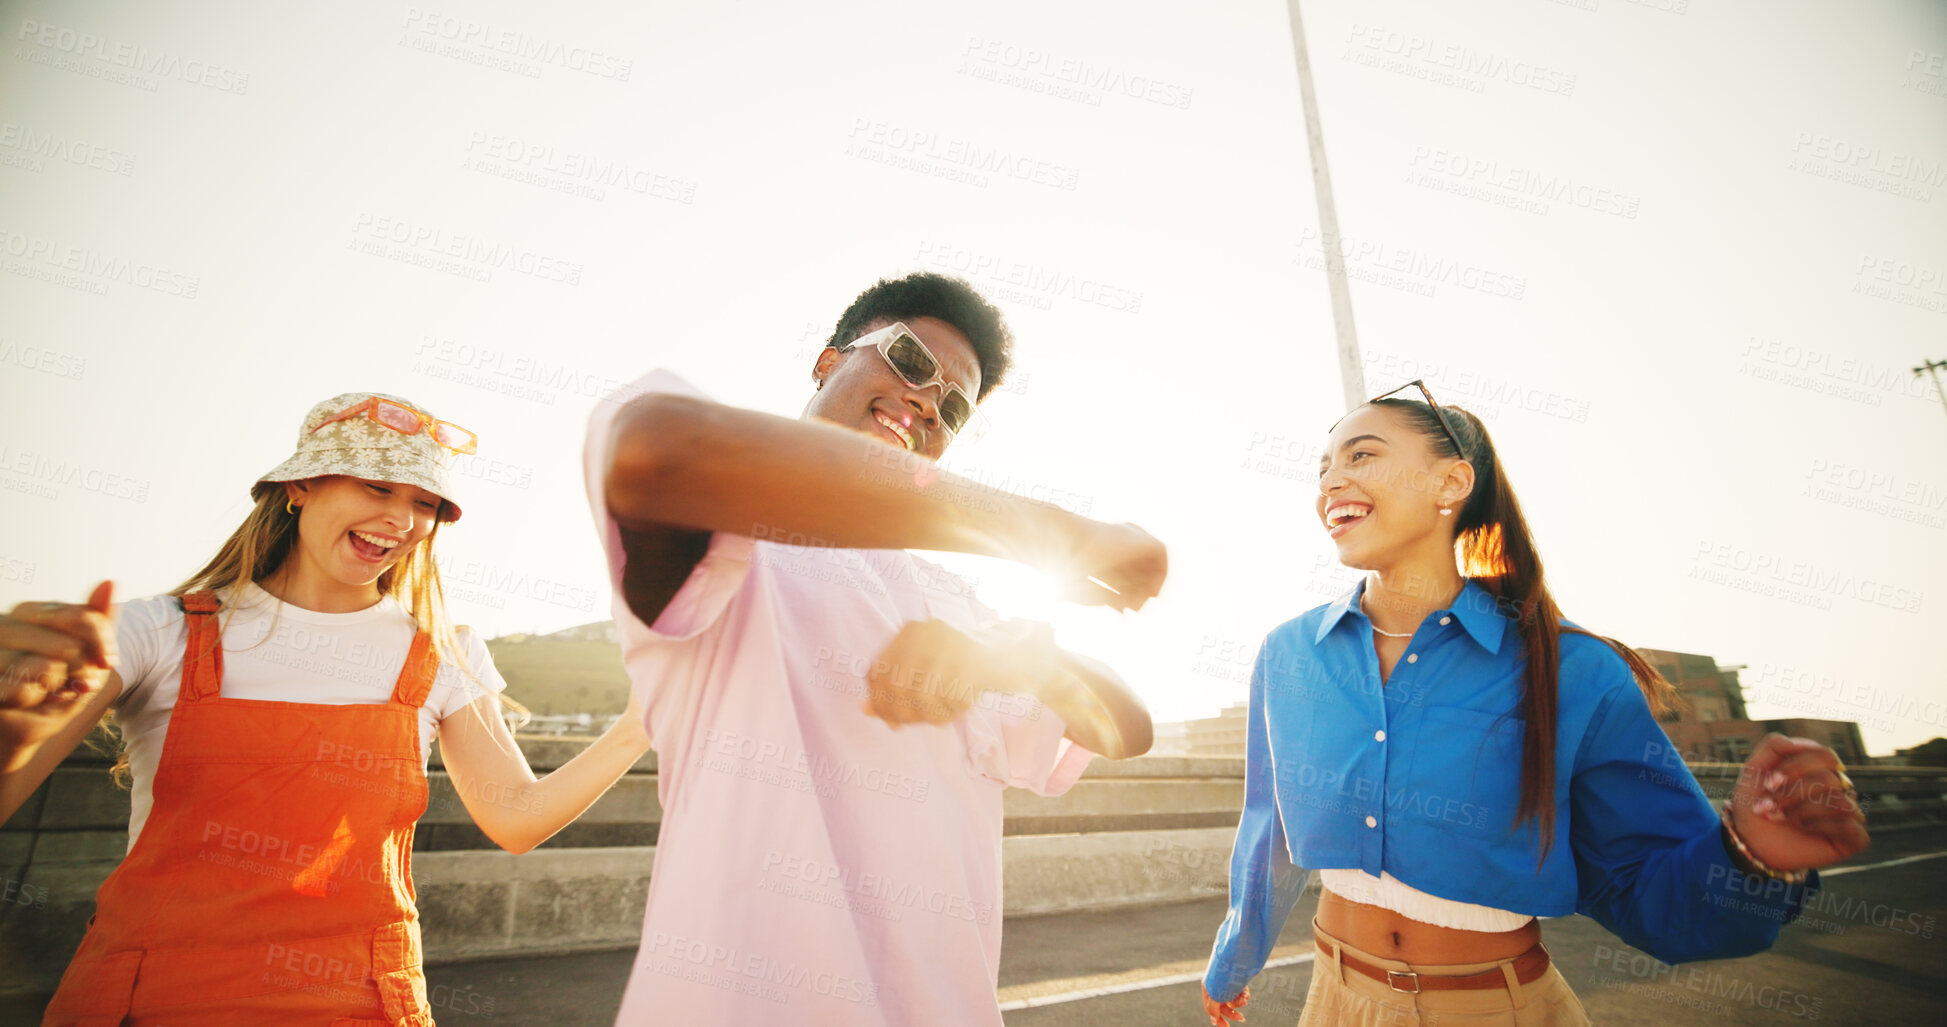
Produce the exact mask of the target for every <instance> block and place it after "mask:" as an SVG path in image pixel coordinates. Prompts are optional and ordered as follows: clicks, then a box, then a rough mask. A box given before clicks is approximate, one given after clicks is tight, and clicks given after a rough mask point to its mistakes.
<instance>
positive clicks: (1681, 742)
mask: <svg viewBox="0 0 1947 1027" xmlns="http://www.w3.org/2000/svg"><path fill="white" fill-rule="evenodd" d="M1636 652H1637V655H1639V656H1641V657H1642V658H1643V659H1645V660H1647V661H1648V662H1649V664H1650V666H1652V667H1655V668H1656V669H1657V672H1658V673H1660V674H1662V675H1663V676H1664V677H1665V678H1668V679H1669V681H1670V683H1671V684H1672V685H1675V686H1676V688H1677V691H1678V692H1680V693H1681V694H1682V695H1683V698H1684V701H1685V703H1687V704H1688V707H1689V708H1688V709H1684V710H1679V711H1677V712H1675V713H1671V714H1665V715H1664V716H1663V717H1662V718H1661V719H1662V721H1663V732H1664V733H1665V734H1667V735H1669V736H1670V741H1671V743H1672V744H1673V745H1675V746H1676V749H1677V751H1678V752H1679V753H1681V754H1682V755H1683V758H1684V759H1686V760H1689V761H1691V762H1693V763H1698V762H1719V763H1742V762H1744V761H1745V760H1746V759H1747V758H1749V757H1750V755H1751V750H1752V749H1753V748H1755V747H1756V746H1757V744H1758V742H1759V741H1761V740H1763V738H1764V736H1765V735H1766V734H1767V733H1769V732H1772V731H1776V732H1778V733H1779V734H1782V735H1790V736H1792V737H1795V738H1810V739H1812V740H1813V741H1815V742H1820V743H1822V744H1824V745H1828V746H1831V747H1832V751H1833V752H1836V753H1838V754H1839V758H1840V759H1842V760H1845V761H1847V762H1849V763H1855V764H1864V763H1865V762H1866V761H1867V757H1866V740H1865V738H1864V736H1862V735H1861V734H1860V733H1859V725H1858V724H1857V723H1855V722H1853V721H1850V720H1812V719H1808V718H1805V717H1784V718H1779V719H1776V720H1752V719H1750V713H1749V712H1748V711H1746V710H1745V708H1744V690H1743V688H1742V687H1741V686H1739V684H1738V680H1737V672H1738V671H1739V670H1741V669H1742V668H1741V667H1735V666H1733V667H1719V666H1718V665H1717V661H1716V660H1714V659H1712V658H1710V657H1708V656H1700V655H1698V654H1696V653H1678V652H1671V651H1669V650H1667V649H1638V650H1636Z"/></svg>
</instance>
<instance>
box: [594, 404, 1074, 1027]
mask: <svg viewBox="0 0 1947 1027" xmlns="http://www.w3.org/2000/svg"><path fill="white" fill-rule="evenodd" d="M652 391H669V392H681V393H685V394H688V395H700V393H698V392H697V391H696V390H695V389H694V388H692V387H691V386H689V385H688V384H687V383H685V382H683V381H682V380H681V379H680V378H677V377H676V376H675V375H673V374H670V373H668V372H665V371H657V372H652V373H650V374H649V375H646V376H645V377H643V378H642V379H640V380H638V381H637V382H635V383H634V384H632V385H630V386H627V387H625V388H624V389H623V390H622V392H621V393H620V394H619V396H633V395H636V394H640V393H643V392H652ZM618 409H619V402H618V401H615V400H611V401H605V402H603V403H600V404H598V405H597V407H596V410H595V413H594V416H593V417H592V418H591V419H590V422H589V428H588V441H587V446H586V449H585V459H586V471H587V482H588V496H589V502H590V504H591V506H592V507H593V510H594V514H595V522H596V525H597V528H598V530H599V531H600V532H601V537H602V541H603V545H604V546H605V548H606V550H607V555H608V564H609V580H610V584H611V585H612V586H613V587H614V589H615V601H614V612H615V622H616V627H617V631H618V633H619V635H620V638H621V644H622V657H623V662H624V664H625V665H626V667H627V669H628V673H629V679H630V681H631V682H632V685H633V688H634V689H635V693H636V695H637V696H639V697H640V698H641V700H642V702H643V705H644V707H645V709H646V710H647V722H648V729H649V737H650V739H651V740H652V741H653V743H654V745H655V747H656V752H657V756H658V774H659V780H658V788H659V794H660V797H661V799H662V806H663V819H662V828H661V834H660V837H659V839H658V844H657V847H656V860H655V866H654V869H653V872H652V874H651V877H650V881H649V902H648V909H647V910H646V912H645V915H644V919H643V931H642V947H641V948H640V949H639V950H638V951H637V953H636V962H635V968H634V970H633V971H632V972H631V974H630V975H629V984H628V989H627V992H626V993H625V994H624V996H623V999H622V1010H621V1014H620V1016H619V1017H618V1019H617V1023H618V1024H629V1025H638V1024H678V1023H681V1024H713V1025H721V1024H793V1025H799V1024H842V1025H846V1027H854V1025H874V1024H886V1025H893V1024H901V1025H904V1024H927V1025H939V1027H952V1025H982V1027H999V1024H1000V1023H1001V1017H1000V1010H999V1005H998V1003H997V1002H996V1001H995V998H994V988H995V983H996V979H997V977H998V975H999V970H1000V941H1001V790H1002V789H1003V788H1006V787H1008V786H1009V785H1012V786H1015V787H1022V788H1029V789H1032V790H1033V791H1035V792H1038V793H1040V794H1043V795H1059V794H1061V793H1062V792H1064V791H1067V790H1068V788H1069V787H1070V786H1072V785H1073V784H1074V783H1075V780H1076V778H1078V777H1080V776H1081V773H1082V770H1083V768H1084V767H1085V766H1087V764H1088V761H1089V760H1090V758H1092V756H1093V754H1092V753H1091V752H1089V751H1088V750H1087V749H1084V748H1082V747H1081V746H1078V745H1075V744H1074V743H1073V742H1071V741H1069V740H1068V739H1066V738H1064V737H1063V731H1064V730H1065V727H1064V725H1063V724H1062V721H1061V719H1060V718H1059V717H1057V716H1055V715H1054V713H1053V712H1051V711H1050V710H1049V709H1047V708H1046V707H1045V706H1043V705H1042V704H1041V703H1040V702H1039V701H1038V700H1036V699H1034V698H1032V697H1030V696H1027V695H1018V694H1012V693H999V692H988V693H984V694H982V695H981V696H980V698H979V700H978V702H977V703H976V705H975V706H974V708H972V709H970V710H969V711H968V712H967V713H966V714H965V715H964V716H962V717H961V718H960V719H958V720H957V721H955V722H953V723H951V724H945V725H907V726H905V727H903V728H898V729H895V728H893V727H892V726H890V725H888V724H886V723H884V722H882V721H880V720H878V719H876V718H874V717H871V716H869V715H867V714H866V713H865V712H864V705H865V701H866V685H865V676H866V672H867V671H868V669H869V668H870V667H871V664H872V662H873V661H874V660H875V659H876V658H877V656H878V654H879V653H880V651H881V650H882V649H884V647H885V646H886V644H887V643H888V642H890V641H891V640H892V637H893V635H894V634H895V633H896V632H897V631H898V630H899V628H900V627H901V626H902V625H904V624H905V623H907V622H909V621H915V620H922V619H929V618H931V619H940V620H944V621H947V622H948V623H951V624H954V625H957V626H959V627H962V628H974V627H978V626H980V625H982V624H985V623H989V622H991V621H992V620H994V614H993V613H992V611H990V610H988V609H987V608H986V607H984V606H982V605H981V604H980V603H979V602H978V601H976V600H975V599H974V597H973V595H972V594H971V590H970V588H969V587H968V585H967V583H966V582H965V581H964V580H962V579H960V578H958V577H955V576H954V575H952V574H949V573H947V572H946V571H944V570H942V569H941V568H939V567H938V566H936V565H934V564H931V563H928V562H927V561H924V560H921V559H918V558H916V557H914V556H913V555H912V554H910V553H907V552H905V551H903V550H856V549H832V548H815V547H807V546H794V545H788V544H783V543H780V542H774V541H763V540H758V539H753V538H752V537H750V536H747V535H735V534H730V533H727V532H719V533H717V534H715V535H714V536H712V538H711V540H710V546H709V550H708V552H707V553H706V554H705V555H704V557H703V559H702V560H701V562H699V563H698V564H697V566H696V568H695V570H693V571H692V572H691V574H690V576H689V579H688V580H687V581H686V582H685V583H684V584H683V586H682V589H681V590H680V591H679V592H677V594H676V596H675V598H674V599H672V600H671V601H670V603H669V605H668V606H667V607H666V608H665V609H664V610H663V612H662V614H661V615H660V616H658V617H657V618H656V622H655V623H654V624H644V623H643V622H642V621H641V620H640V619H639V618H637V617H636V616H635V614H634V613H633V612H632V611H630V609H629V607H628V604H627V601H626V600H625V598H624V597H623V594H622V570H623V565H624V563H625V560H626V557H625V554H624V553H623V550H622V545H621V538H620V529H619V528H618V526H617V525H616V523H615V520H614V519H613V518H612V517H610V516H609V513H608V507H607V504H606V502H605V501H604V498H603V497H604V494H605V489H604V487H603V476H604V474H605V473H606V468H607V463H608V448H609V434H610V428H611V426H612V423H613V420H614V416H615V414H616V412H617V410H618ZM756 533H757V534H763V532H761V531H758V532H756Z"/></svg>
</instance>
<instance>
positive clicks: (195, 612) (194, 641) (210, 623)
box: [176, 590, 223, 703]
mask: <svg viewBox="0 0 1947 1027" xmlns="http://www.w3.org/2000/svg"><path fill="white" fill-rule="evenodd" d="M182 604H183V613H184V614H186V615H187V619H188V621H189V641H188V642H187V643H186V644H185V645H184V647H183V682H182V690H181V693H180V694H179V695H178V696H177V699H176V701H177V702H179V703H184V702H197V701H199V700H202V699H208V698H212V697H214V696H216V695H217V694H219V692H220V691H221V690H222V687H223V633H222V631H220V630H218V625H217V620H216V611H217V608H218V604H217V601H216V593H215V592H210V591H207V590H206V591H202V592H191V593H189V594H188V595H185V596H183V597H182Z"/></svg>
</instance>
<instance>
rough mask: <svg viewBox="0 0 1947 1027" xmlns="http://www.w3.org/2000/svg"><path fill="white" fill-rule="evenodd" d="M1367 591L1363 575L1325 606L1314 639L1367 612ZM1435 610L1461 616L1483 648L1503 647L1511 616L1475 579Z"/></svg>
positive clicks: (1464, 625)
mask: <svg viewBox="0 0 1947 1027" xmlns="http://www.w3.org/2000/svg"><path fill="white" fill-rule="evenodd" d="M1365 593H1366V579H1365V578H1364V577H1361V578H1360V579H1359V581H1358V583H1356V584H1354V585H1353V586H1352V587H1351V588H1350V589H1349V590H1347V591H1346V593H1345V594H1344V595H1342V596H1340V597H1338V599H1337V600H1335V601H1333V603H1332V605H1330V606H1327V607H1326V608H1325V615H1324V616H1323V617H1321V618H1319V621H1318V636H1317V637H1316V638H1314V639H1313V640H1312V641H1313V642H1314V643H1317V642H1323V641H1325V636H1326V635H1329V634H1331V633H1332V629H1333V628H1334V627H1337V626H1338V623H1339V621H1340V620H1341V619H1342V618H1344V617H1345V615H1346V614H1348V613H1358V615H1359V616H1361V617H1363V616H1365V614H1363V613H1360V612H1359V598H1360V597H1361V596H1363V595H1365ZM1434 612H1435V613H1451V614H1453V615H1454V616H1455V617H1457V618H1459V619H1460V626H1461V627H1463V628H1465V629H1467V634H1469V635H1471V636H1472V637H1473V639H1474V641H1475V642H1476V643H1479V645H1480V647H1481V648H1482V649H1485V650H1487V651H1488V652H1490V653H1498V652H1500V651H1501V637H1502V636H1503V635H1505V634H1506V633H1507V617H1506V616H1505V615H1504V614H1502V612H1501V607H1500V604H1499V603H1497V602H1496V601H1495V599H1494V597H1493V596H1492V595H1490V594H1488V591H1487V590H1486V589H1484V588H1482V587H1480V585H1478V584H1476V583H1475V582H1474V579H1472V578H1468V579H1467V584H1466V585H1463V586H1462V587H1461V589H1460V594H1459V595H1457V596H1455V597H1454V601H1453V605H1451V606H1449V607H1448V608H1447V609H1445V610H1436V611H1434Z"/></svg>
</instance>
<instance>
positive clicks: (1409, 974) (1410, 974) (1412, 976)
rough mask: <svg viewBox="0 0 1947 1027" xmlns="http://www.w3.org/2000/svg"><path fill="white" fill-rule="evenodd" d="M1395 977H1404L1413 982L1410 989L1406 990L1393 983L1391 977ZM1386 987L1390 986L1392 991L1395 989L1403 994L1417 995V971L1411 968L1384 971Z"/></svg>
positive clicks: (1418, 983) (1418, 985) (1418, 989)
mask: <svg viewBox="0 0 1947 1027" xmlns="http://www.w3.org/2000/svg"><path fill="white" fill-rule="evenodd" d="M1395 977H1404V978H1407V979H1409V980H1411V981H1412V982H1413V987H1412V989H1411V990H1408V989H1406V988H1402V987H1400V986H1399V985H1398V984H1396V983H1394V981H1393V978H1395ZM1386 987H1388V988H1391V989H1393V990H1394V991H1397V992H1399V993H1401V994H1403V995H1418V994H1419V993H1420V975H1419V973H1418V972H1416V971H1413V970H1405V971H1401V970H1388V971H1386Z"/></svg>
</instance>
